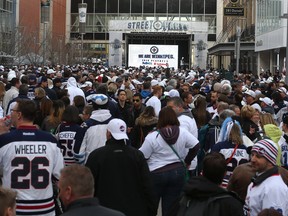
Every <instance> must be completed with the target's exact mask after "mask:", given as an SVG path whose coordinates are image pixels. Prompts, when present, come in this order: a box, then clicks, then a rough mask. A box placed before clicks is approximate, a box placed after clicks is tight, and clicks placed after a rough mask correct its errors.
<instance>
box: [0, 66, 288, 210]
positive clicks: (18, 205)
mask: <svg viewBox="0 0 288 216" xmlns="http://www.w3.org/2000/svg"><path fill="white" fill-rule="evenodd" d="M0 76H1V77H0V79H1V81H0V118H1V119H0V175H1V187H0V202H1V204H2V203H3V206H2V205H1V208H0V215H47V216H50V215H51V216H52V215H62V214H63V215H79V214H85V215H92V214H93V215H94V214H97V215H111V216H114V215H115V216H117V215H119V216H121V215H126V216H135V215H138V216H142V215H143V216H155V215H157V212H158V213H159V210H158V208H159V205H161V208H160V211H161V212H160V214H161V215H162V216H168V215H171V216H172V215H179V216H181V215H183V216H184V215H205V216H206V215H207V216H208V215H213V216H215V215H221V216H223V215H224V216H225V215H235V216H238V215H239V216H240V215H246V216H257V215H260V216H265V215H275V216H277V215H283V216H287V215H288V201H287V199H286V197H287V195H288V188H287V185H288V171H287V168H288V105H287V104H288V91H287V90H288V86H287V85H286V84H285V82H284V80H285V76H284V75H281V74H278V73H275V74H274V75H272V74H271V73H270V72H266V73H261V74H260V75H256V74H252V73H245V74H244V73H243V74H242V73H241V74H239V75H234V76H233V79H232V80H227V79H225V77H223V76H222V74H221V73H219V72H218V71H217V70H214V69H208V70H201V69H200V68H194V69H192V70H188V69H186V70H185V69H179V70H175V71H174V70H170V69H169V68H147V67H139V68H120V67H111V68H106V67H104V66H102V65H73V66H68V65H67V66H63V65H55V66H49V67H43V68H40V67H34V66H28V65H23V66H19V67H16V66H15V67H12V68H8V67H3V66H0Z"/></svg>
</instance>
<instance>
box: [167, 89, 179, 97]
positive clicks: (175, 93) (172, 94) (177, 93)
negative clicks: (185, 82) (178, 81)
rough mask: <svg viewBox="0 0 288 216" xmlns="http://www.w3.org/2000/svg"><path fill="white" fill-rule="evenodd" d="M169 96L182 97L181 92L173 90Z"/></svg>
mask: <svg viewBox="0 0 288 216" xmlns="http://www.w3.org/2000/svg"><path fill="white" fill-rule="evenodd" d="M169 96H170V97H180V94H179V92H178V91H177V90H176V89H171V90H170V91H169Z"/></svg>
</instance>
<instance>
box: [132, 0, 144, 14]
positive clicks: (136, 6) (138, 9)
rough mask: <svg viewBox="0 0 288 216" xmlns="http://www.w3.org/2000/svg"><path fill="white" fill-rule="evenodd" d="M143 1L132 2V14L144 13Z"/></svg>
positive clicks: (134, 0)
mask: <svg viewBox="0 0 288 216" xmlns="http://www.w3.org/2000/svg"><path fill="white" fill-rule="evenodd" d="M142 1H143V0H131V6H132V7H131V8H132V9H131V10H132V13H142Z"/></svg>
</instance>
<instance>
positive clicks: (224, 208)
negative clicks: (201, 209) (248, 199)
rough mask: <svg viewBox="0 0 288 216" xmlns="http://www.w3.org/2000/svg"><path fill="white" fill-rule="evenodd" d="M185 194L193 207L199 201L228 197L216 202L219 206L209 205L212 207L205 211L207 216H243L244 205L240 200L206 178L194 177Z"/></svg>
mask: <svg viewBox="0 0 288 216" xmlns="http://www.w3.org/2000/svg"><path fill="white" fill-rule="evenodd" d="M184 193H185V196H187V197H188V198H189V199H191V202H190V205H193V202H195V203H197V201H201V200H202V201H203V200H208V199H209V198H211V197H216V196H217V197H218V196H224V195H227V196H228V197H226V198H221V199H218V200H216V201H214V202H216V203H217V205H209V206H210V207H208V208H207V209H205V214H204V215H205V216H210V215H211V216H217V215H221V216H228V215H229V216H231V215H233V216H242V215H243V204H242V203H241V202H240V200H239V199H237V198H236V196H235V195H234V194H232V193H230V192H228V191H226V190H225V189H223V188H221V187H220V186H218V185H217V184H215V183H213V182H211V181H209V180H208V179H207V178H205V177H204V176H196V177H192V178H191V179H190V180H189V182H188V184H186V185H185V187H184ZM211 206H212V207H211ZM213 207H214V209H213ZM215 207H217V208H215Z"/></svg>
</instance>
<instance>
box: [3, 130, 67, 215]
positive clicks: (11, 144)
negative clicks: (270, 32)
mask: <svg viewBox="0 0 288 216" xmlns="http://www.w3.org/2000/svg"><path fill="white" fill-rule="evenodd" d="M63 167H64V161H63V156H62V154H61V151H60V149H59V148H58V146H57V140H56V139H55V138H54V137H53V136H52V135H51V134H49V133H47V132H44V131H41V130H38V129H36V127H34V126H29V127H21V128H19V129H15V130H12V131H11V132H10V133H7V134H3V135H1V136H0V170H3V179H2V181H3V187H7V188H11V189H13V190H15V191H17V201H16V202H17V204H16V214H17V215H45V216H50V215H55V210H54V209H55V205H54V200H53V188H52V175H53V176H54V177H55V178H56V179H59V177H60V170H61V169H62V168H63Z"/></svg>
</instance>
